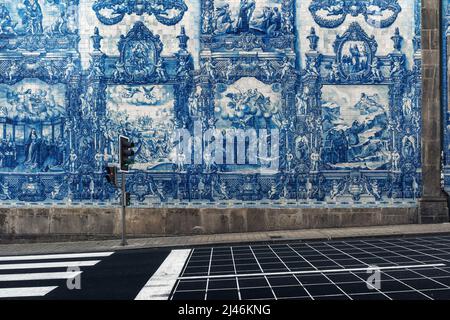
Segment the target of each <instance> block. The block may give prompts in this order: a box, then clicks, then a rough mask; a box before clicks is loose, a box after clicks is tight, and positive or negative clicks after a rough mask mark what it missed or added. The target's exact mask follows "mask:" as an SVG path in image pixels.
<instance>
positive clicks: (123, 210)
mask: <svg viewBox="0 0 450 320" xmlns="http://www.w3.org/2000/svg"><path fill="white" fill-rule="evenodd" d="M125 184H126V175H125V171H122V194H121V199H122V201H121V205H122V208H121V213H122V242H121V245H122V246H126V245H127V244H128V243H127V239H126V222H125V208H126V206H127V200H126V196H127V192H126V190H125Z"/></svg>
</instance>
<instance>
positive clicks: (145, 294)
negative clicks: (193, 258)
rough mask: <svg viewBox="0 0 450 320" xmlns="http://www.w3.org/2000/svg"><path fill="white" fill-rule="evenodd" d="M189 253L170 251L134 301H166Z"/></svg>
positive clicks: (186, 251)
mask: <svg viewBox="0 0 450 320" xmlns="http://www.w3.org/2000/svg"><path fill="white" fill-rule="evenodd" d="M190 253H191V250H190V249H186V250H172V252H170V254H169V255H168V256H167V258H166V260H164V262H163V263H162V264H161V265H160V266H159V268H158V270H156V272H155V274H154V275H153V276H152V277H151V278H150V279H149V280H148V282H147V283H146V284H145V286H144V287H143V288H142V289H141V291H140V292H139V294H138V295H137V296H136V298H135V300H168V299H169V296H170V292H171V291H172V288H173V287H174V285H175V283H176V282H177V280H178V277H179V276H180V274H181V271H182V270H183V267H184V265H185V263H186V260H187V258H188V257H189V254H190Z"/></svg>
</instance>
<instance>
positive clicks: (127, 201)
mask: <svg viewBox="0 0 450 320" xmlns="http://www.w3.org/2000/svg"><path fill="white" fill-rule="evenodd" d="M130 205H131V193H129V192H126V193H125V206H127V207H129V206H130Z"/></svg>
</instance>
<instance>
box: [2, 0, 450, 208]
mask: <svg viewBox="0 0 450 320" xmlns="http://www.w3.org/2000/svg"><path fill="white" fill-rule="evenodd" d="M0 68H1V70H2V72H0V138H1V143H0V200H1V202H2V204H5V205H17V204H18V203H24V204H43V205H50V204H54V205H61V204H72V205H74V204H80V205H83V204H84V205H98V206H108V205H112V204H115V203H117V200H118V195H119V194H118V191H117V190H115V189H114V188H113V187H112V186H111V185H109V184H108V183H107V182H106V179H105V172H104V170H105V166H106V165H107V164H108V163H114V162H117V138H118V135H119V134H125V135H127V136H130V137H131V138H132V139H133V140H134V141H135V143H136V164H135V165H134V166H133V170H132V171H131V172H129V173H128V174H127V188H128V190H130V192H131V193H132V202H133V205H134V206H139V207H146V206H157V207H164V206H166V207H208V206H210V207H213V206H219V207H230V206H235V207H246V206H247V207H262V206H264V207H274V208H279V207H321V206H336V207H339V206H340V207H345V206H362V207H370V206H411V205H414V204H415V202H416V199H417V198H418V197H420V189H421V188H420V185H421V175H420V171H421V163H420V159H421V157H420V154H421V151H420V143H419V141H420V131H421V127H420V124H421V119H420V117H421V104H420V97H421V89H422V88H421V81H420V78H421V74H420V72H421V71H420V70H421V53H420V0H384V1H378V0H360V1H343V0H300V1H295V0H231V1H225V0H14V1H12V0H11V1H3V2H2V4H0ZM211 132H215V133H216V134H217V135H216V136H213V138H211V136H208V133H211ZM180 133H182V134H183V135H184V137H185V136H186V135H188V138H189V139H188V140H189V141H188V142H189V143H188V146H189V147H192V148H194V149H195V150H194V151H193V150H182V151H180V150H181V149H180V148H179V146H180V145H181V143H182V141H184V140H183V139H184V138H183V139H182V138H180ZM242 133H244V138H242V137H241V138H240V137H239V134H242ZM228 134H231V136H228ZM232 134H234V136H233V135H232ZM236 135H237V136H236ZM219 138H220V139H219ZM222 138H223V139H224V140H223V141H222V140H221V139H222ZM213 141H215V143H216V146H217V145H219V144H220V143H221V142H223V143H222V144H220V146H221V147H220V150H215V153H214V157H212V154H210V155H209V156H207V152H206V150H207V148H208V146H210V145H211V144H212V143H213ZM217 141H219V142H217ZM262 145H266V150H265V151H266V152H265V153H263V152H262V150H261V149H260V146H262ZM239 148H243V152H242V154H239V151H236V150H238V149H239ZM256 149H257V154H256V156H254V155H252V152H253V151H254V150H256ZM199 150H200V151H199ZM448 150H450V148H449V149H448ZM241 151H242V150H241ZM199 152H200V156H198V153H199ZM448 152H450V151H448ZM218 154H219V155H220V154H223V155H224V157H223V158H225V154H226V155H227V157H228V155H229V154H231V156H230V158H226V161H222V160H223V159H222V158H220V156H218ZM182 157H183V159H182V160H180V159H181V158H182ZM186 157H188V158H189V157H191V159H186ZM230 159H231V160H235V161H230ZM190 160H192V161H190ZM449 180H450V179H449ZM449 184H450V183H449Z"/></svg>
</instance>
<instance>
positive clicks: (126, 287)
mask: <svg viewBox="0 0 450 320" xmlns="http://www.w3.org/2000/svg"><path fill="white" fill-rule="evenodd" d="M0 299H44V300H71V299H77V300H78V299H87V300H92V299H101V300H103V299H108V300H109V299H120V300H133V299H138V300H139V299H140V300H152V299H153V300H155V299H156V300H216V299H218V300H224V299H225V300H249V299H255V300H278V299H289V300H290V299H301V300H319V299H326V300H340V299H345V300H361V299H362V300H373V299H376V300H378V299H379V300H404V299H408V300H410V299H417V300H449V299H450V235H448V236H447V235H441V236H427V237H405V238H384V239H383V238H374V239H352V240H339V241H312V242H300V241H291V242H286V243H283V242H276V243H272V244H256V245H246V244H239V245H234V246H232V247H230V246H216V247H196V248H191V249H178V250H171V249H166V248H165V249H146V250H123V251H117V252H97V253H77V254H70V253H67V254H56V255H54V254H51V255H37V256H7V257H6V256H4V257H1V256H0Z"/></svg>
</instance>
